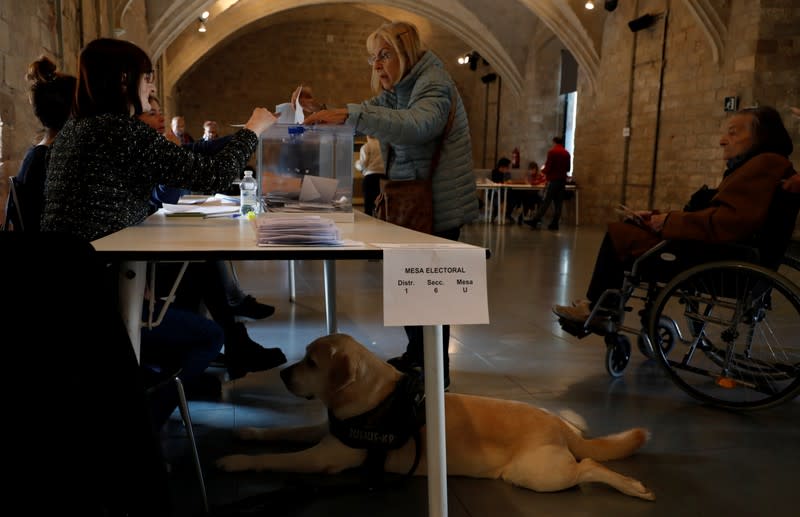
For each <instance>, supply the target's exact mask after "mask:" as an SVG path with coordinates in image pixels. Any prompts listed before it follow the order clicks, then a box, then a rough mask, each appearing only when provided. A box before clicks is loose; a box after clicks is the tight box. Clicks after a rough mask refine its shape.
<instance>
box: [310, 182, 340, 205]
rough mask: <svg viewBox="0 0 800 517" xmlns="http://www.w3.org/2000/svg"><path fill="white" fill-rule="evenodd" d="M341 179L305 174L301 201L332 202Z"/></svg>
mask: <svg viewBox="0 0 800 517" xmlns="http://www.w3.org/2000/svg"><path fill="white" fill-rule="evenodd" d="M338 186H339V181H338V180H335V179H332V178H320V177H319V176H310V175H306V176H303V183H302V185H300V201H316V202H319V203H330V202H331V201H333V196H334V195H335V194H336V187H338Z"/></svg>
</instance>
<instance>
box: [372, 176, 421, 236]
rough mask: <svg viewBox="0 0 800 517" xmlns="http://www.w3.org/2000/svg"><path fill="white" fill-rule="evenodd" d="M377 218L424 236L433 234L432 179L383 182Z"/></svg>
mask: <svg viewBox="0 0 800 517" xmlns="http://www.w3.org/2000/svg"><path fill="white" fill-rule="evenodd" d="M375 217H377V218H378V219H382V220H384V221H386V222H389V223H392V224H396V225H398V226H403V227H405V228H409V229H411V230H416V231H418V232H423V233H432V232H433V187H432V183H431V180H430V179H425V180H406V181H392V180H381V193H380V194H378V197H377V198H375Z"/></svg>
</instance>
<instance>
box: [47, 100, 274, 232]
mask: <svg viewBox="0 0 800 517" xmlns="http://www.w3.org/2000/svg"><path fill="white" fill-rule="evenodd" d="M257 144H258V137H257V136H256V134H255V133H253V132H252V131H250V130H249V129H242V130H240V131H238V132H237V133H236V134H234V135H233V137H232V138H231V141H230V142H229V143H228V144H227V145H226V146H225V147H224V148H223V149H222V150H221V151H220V152H219V153H217V154H216V155H214V156H202V155H199V154H195V153H192V152H191V151H187V150H185V149H183V148H181V147H180V146H177V145H175V144H173V143H172V142H169V141H168V140H167V139H166V138H164V137H163V136H161V135H160V134H158V133H157V132H156V131H155V130H154V129H152V128H151V127H150V126H148V125H147V124H145V123H143V122H141V121H139V120H138V119H136V118H133V117H126V116H123V115H115V114H105V115H100V116H97V117H88V118H85V119H80V120H70V121H68V122H67V124H66V125H65V126H64V128H63V129H62V130H61V131H60V132H59V134H58V137H56V140H55V142H53V145H52V147H51V149H50V161H49V163H48V167H47V182H46V186H45V204H44V214H43V215H42V230H43V231H60V232H66V233H71V234H73V235H77V236H79V237H82V238H84V239H87V240H90V241H92V240H95V239H98V238H100V237H103V236H106V235H108V234H111V233H114V232H116V231H119V230H121V229H123V228H125V227H127V226H131V225H134V224H137V223H139V222H141V221H142V220H143V219H144V218H145V217H147V215H148V214H149V213H150V204H149V199H150V194H151V193H152V191H153V187H154V186H156V185H158V184H163V185H168V186H171V187H183V188H187V189H190V190H194V191H200V192H219V191H223V190H226V189H228V188H229V187H230V185H231V182H232V181H233V180H235V179H237V178H238V177H239V176H240V175H241V172H242V169H244V167H245V165H247V161H248V160H249V159H250V156H251V155H252V154H253V151H255V148H256V145H257Z"/></svg>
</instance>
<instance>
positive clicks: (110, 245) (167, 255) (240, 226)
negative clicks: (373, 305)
mask: <svg viewBox="0 0 800 517" xmlns="http://www.w3.org/2000/svg"><path fill="white" fill-rule="evenodd" d="M337 225H338V227H339V229H340V231H341V233H342V238H343V239H350V240H353V241H357V242H359V244H358V245H356V246H346V247H338V246H278V247H276V246H270V247H261V246H257V245H256V236H255V226H254V223H253V222H251V221H247V220H245V219H243V218H235V219H234V218H222V217H218V218H210V219H202V218H193V217H166V216H164V214H163V212H158V213H156V214H153V215H152V216H150V217H148V218H147V219H146V220H145V221H143V222H142V223H141V224H138V225H136V226H131V227H128V228H125V229H124V230H121V231H119V232H116V233H114V234H111V235H108V236H106V237H103V238H101V239H98V240H96V241H94V242H92V244H93V245H94V247H95V249H96V250H97V251H98V253H100V254H101V255H102V256H103V258H104V259H105V260H108V261H116V262H120V263H121V264H122V267H121V268H120V305H121V307H122V311H123V318H124V319H125V321H126V325H127V329H128V334H129V335H130V337H131V343H133V346H134V350H135V351H136V356H137V358H138V357H139V351H140V344H141V311H142V303H143V300H144V291H145V277H146V274H145V272H146V267H147V263H148V262H153V261H157V262H161V261H190V260H218V259H220V260H296V259H299V260H322V261H324V266H325V269H324V280H325V304H326V317H327V320H328V331H329V332H335V331H336V328H335V327H336V323H335V319H336V318H335V316H336V269H335V262H336V261H337V260H366V259H381V258H383V249H382V248H380V247H379V245H376V244H370V243H385V244H403V245H407V246H409V247H410V248H414V247H415V246H423V247H424V246H425V245H431V244H449V245H451V246H452V245H453V242H452V241H448V240H446V239H441V238H439V237H434V236H432V235H427V234H423V233H419V232H415V231H412V230H407V229H405V228H402V227H399V226H395V225H393V224H389V223H386V222H383V221H380V220H378V219H375V218H372V217H369V216H367V215H365V214H363V213H360V212H356V213H355V220H354V222H353V223H337ZM459 245H460V246H463V247H464V248H474V246H472V245H469V244H466V243H459ZM423 336H424V350H425V356H424V361H425V380H426V382H425V398H426V408H425V409H426V419H427V423H426V425H427V438H426V447H427V451H428V462H429V466H428V512H429V513H428V515H430V516H431V517H445V516H446V515H447V468H446V444H445V436H444V430H445V427H444V372H443V368H442V363H443V360H444V358H443V355H442V354H443V352H442V325H430V326H425V327H424V328H423ZM431 451H438V454H432V453H431Z"/></svg>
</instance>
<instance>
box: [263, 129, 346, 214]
mask: <svg viewBox="0 0 800 517" xmlns="http://www.w3.org/2000/svg"><path fill="white" fill-rule="evenodd" d="M353 134H354V131H353V127H352V126H347V125H320V126H300V125H295V124H273V125H272V126H271V127H270V128H269V129H268V130H267V131H265V132H264V133H263V134H262V135H261V139H260V141H259V144H258V150H257V157H258V162H257V167H258V169H257V170H256V175H257V177H258V183H259V195H260V196H261V199H262V201H263V212H264V213H265V214H266V215H267V216H269V215H273V214H274V215H281V216H289V215H291V214H301V215H308V214H313V215H320V216H324V217H328V218H330V219H333V220H334V221H343V222H352V221H353Z"/></svg>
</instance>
